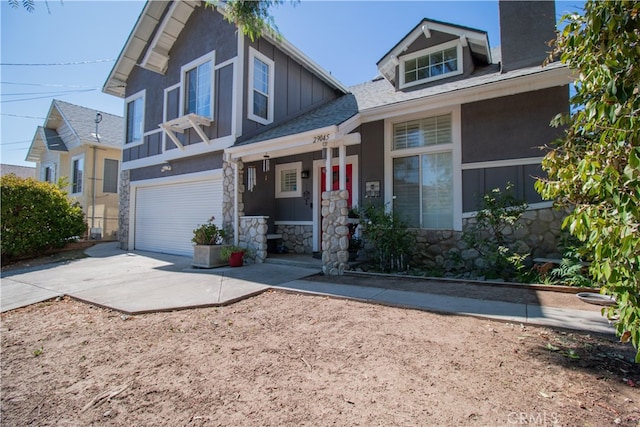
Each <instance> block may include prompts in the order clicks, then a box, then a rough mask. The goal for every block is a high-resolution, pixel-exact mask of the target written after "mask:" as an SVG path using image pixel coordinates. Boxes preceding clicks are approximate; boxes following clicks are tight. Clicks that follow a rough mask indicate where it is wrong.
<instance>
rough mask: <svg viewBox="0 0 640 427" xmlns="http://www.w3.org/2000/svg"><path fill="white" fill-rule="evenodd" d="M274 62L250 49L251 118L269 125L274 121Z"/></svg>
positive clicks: (249, 107) (249, 108)
mask: <svg viewBox="0 0 640 427" xmlns="http://www.w3.org/2000/svg"><path fill="white" fill-rule="evenodd" d="M274 69H275V66H274V62H273V61H272V60H271V59H269V58H267V57H266V56H265V55H263V54H261V53H260V52H258V51H257V50H255V49H253V48H250V49H249V90H248V92H249V106H248V110H249V115H248V117H249V119H250V120H253V121H255V122H258V123H261V124H263V125H267V124H269V123H272V122H273V90H274V81H275V80H274Z"/></svg>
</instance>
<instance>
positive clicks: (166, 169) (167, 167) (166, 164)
mask: <svg viewBox="0 0 640 427" xmlns="http://www.w3.org/2000/svg"><path fill="white" fill-rule="evenodd" d="M172 169H173V166H171V163H169V162H164V163H163V164H162V167H161V168H160V172H170V171H171V170H172Z"/></svg>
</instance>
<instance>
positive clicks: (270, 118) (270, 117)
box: [247, 47, 275, 125]
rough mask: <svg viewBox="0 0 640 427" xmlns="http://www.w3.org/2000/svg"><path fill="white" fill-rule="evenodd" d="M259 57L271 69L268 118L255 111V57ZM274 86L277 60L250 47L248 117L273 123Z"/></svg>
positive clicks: (256, 120) (264, 123)
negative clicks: (258, 114)
mask: <svg viewBox="0 0 640 427" xmlns="http://www.w3.org/2000/svg"><path fill="white" fill-rule="evenodd" d="M256 58H257V59H258V60H260V61H261V62H263V63H265V64H266V65H267V67H268V69H269V81H268V90H269V93H268V94H267V118H266V119H265V118H264V117H260V116H257V115H255V114H254V112H253V94H254V87H253V73H254V66H253V64H254V59H256ZM274 87H275V62H274V61H273V60H271V59H269V58H268V57H266V56H265V55H264V54H262V53H260V52H259V51H257V50H256V49H254V48H252V47H249V78H248V80H247V118H248V119H249V120H252V121H254V122H258V123H260V124H263V125H268V124H271V123H273V107H274Z"/></svg>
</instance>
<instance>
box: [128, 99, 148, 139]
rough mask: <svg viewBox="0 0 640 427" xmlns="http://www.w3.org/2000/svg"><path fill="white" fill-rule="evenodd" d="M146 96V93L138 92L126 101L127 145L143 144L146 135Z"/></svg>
mask: <svg viewBox="0 0 640 427" xmlns="http://www.w3.org/2000/svg"><path fill="white" fill-rule="evenodd" d="M144 94H145V91H141V92H138V93H136V94H134V95H132V96H130V97H128V98H127V99H126V100H125V105H126V109H127V111H126V117H127V123H126V126H127V128H126V140H125V143H126V144H135V143H141V142H142V134H143V133H144Z"/></svg>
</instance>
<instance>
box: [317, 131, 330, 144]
mask: <svg viewBox="0 0 640 427" xmlns="http://www.w3.org/2000/svg"><path fill="white" fill-rule="evenodd" d="M330 139H331V134H330V133H324V134H322V135H316V136H314V137H313V143H314V144H315V143H317V142H327V141H329V140H330Z"/></svg>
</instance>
